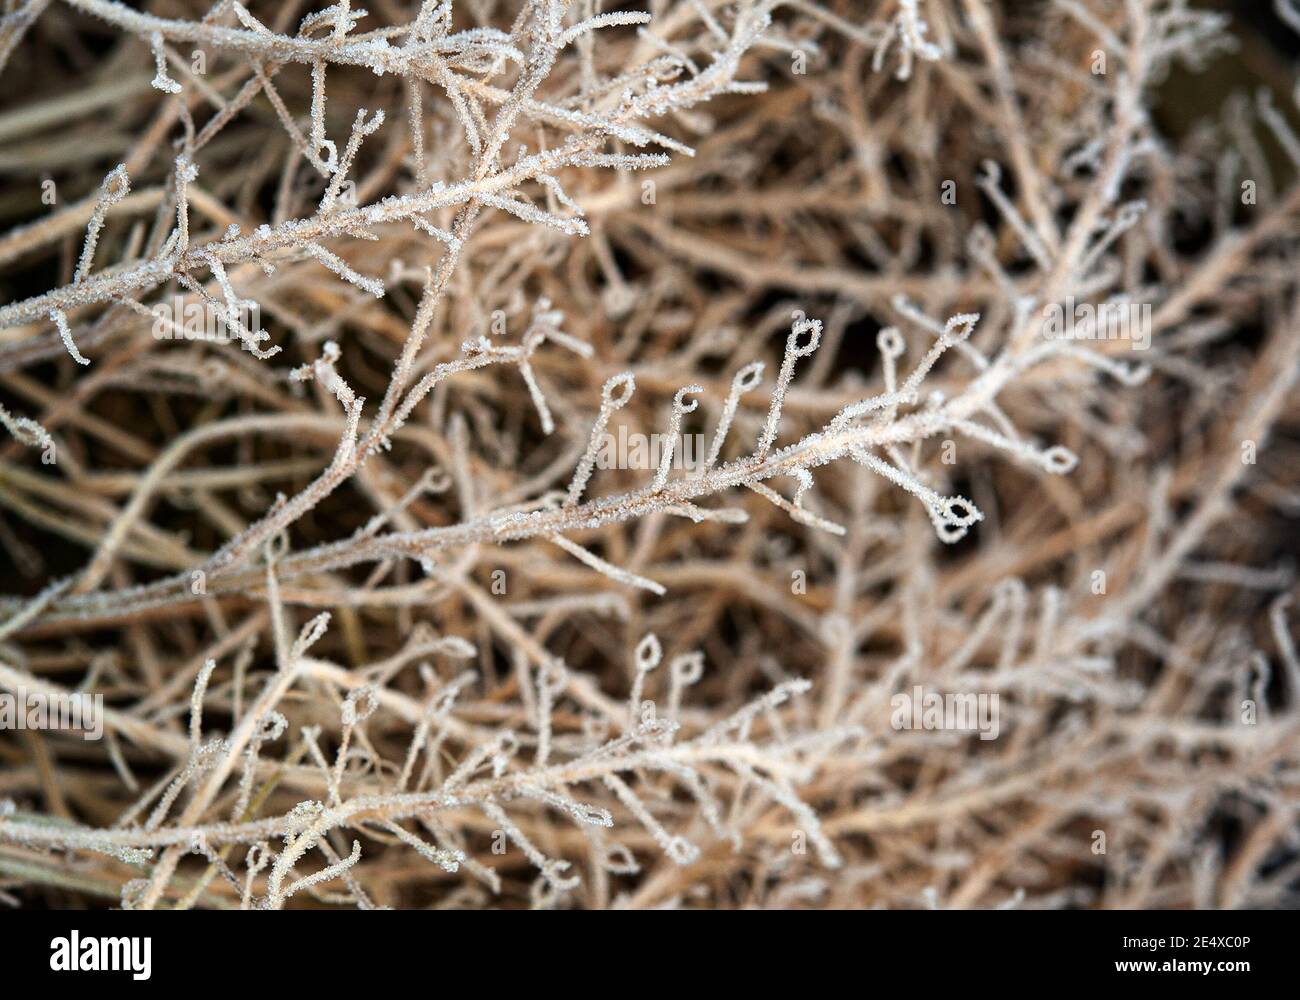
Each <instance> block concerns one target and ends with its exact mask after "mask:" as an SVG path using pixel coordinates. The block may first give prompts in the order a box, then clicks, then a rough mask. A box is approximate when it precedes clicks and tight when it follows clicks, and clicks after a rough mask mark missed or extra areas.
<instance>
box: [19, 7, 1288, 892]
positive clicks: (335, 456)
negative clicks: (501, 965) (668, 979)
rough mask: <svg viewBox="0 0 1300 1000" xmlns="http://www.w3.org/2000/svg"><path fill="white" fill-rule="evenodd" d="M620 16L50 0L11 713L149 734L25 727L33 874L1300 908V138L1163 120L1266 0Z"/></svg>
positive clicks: (25, 303)
mask: <svg viewBox="0 0 1300 1000" xmlns="http://www.w3.org/2000/svg"><path fill="white" fill-rule="evenodd" d="M604 6H605V5H603V4H601V3H599V2H598V0H531V2H528V3H525V4H523V5H513V4H501V3H497V2H494V0H482V2H477V3H476V2H470V0H462V2H460V3H456V4H453V3H452V2H451V0H424V2H423V3H417V4H378V5H376V9H375V10H373V11H363V10H361V9H359V8H354V7H353V6H352V5H351V4H350V3H347V2H341V3H336V4H334V5H333V6H330V7H326V8H324V9H322V10H316V11H311V10H309V9H307V7H305V6H304V4H303V3H301V2H300V0H290V2H288V3H277V4H266V5H263V6H261V7H259V6H258V5H251V7H249V6H245V5H243V4H241V3H238V2H232V0H222V2H219V3H217V4H216V5H215V6H213V7H211V8H210V9H204V10H200V9H198V7H196V6H195V5H194V4H192V3H190V2H188V0H166V2H161V0H160V2H158V3H153V4H148V5H145V7H144V9H141V10H135V9H132V8H129V7H127V6H126V5H124V4H122V3H117V2H113V0H59V2H55V3H51V2H49V0H25V2H15V3H11V4H9V5H8V7H7V8H6V9H5V13H4V16H3V19H0V74H4V73H7V74H9V75H10V78H11V79H12V80H13V81H17V80H18V78H19V76H20V74H21V72H22V70H23V68H24V65H39V64H40V63H41V61H42V60H53V59H61V58H65V57H66V58H68V59H71V60H72V62H73V63H74V64H76V65H77V67H78V70H77V74H76V79H75V80H74V81H73V82H75V83H77V84H78V85H79V86H80V87H81V89H79V90H77V91H75V92H72V93H71V94H69V93H60V94H59V95H58V96H53V95H52V94H46V93H44V92H42V91H40V90H39V88H38V89H36V90H34V91H33V92H32V93H31V94H20V93H19V91H18V89H17V84H16V83H13V84H12V86H13V87H14V88H15V89H14V90H13V93H14V94H15V95H16V96H15V100H14V102H13V109H12V110H5V111H0V136H14V137H19V138H23V137H31V138H30V141H29V142H27V143H26V144H20V145H18V146H17V147H16V151H15V152H14V153H13V154H12V157H11V160H10V161H6V162H11V163H12V165H13V167H12V169H13V171H14V180H13V182H12V186H13V188H14V190H15V191H18V192H20V193H22V192H25V191H28V190H30V191H31V192H34V193H36V194H40V193H41V192H42V191H43V190H47V191H53V192H55V193H54V194H53V195H52V196H51V197H52V199H53V200H52V201H51V202H43V203H42V208H41V210H40V211H39V212H36V211H33V212H32V213H30V215H29V216H28V218H27V221H25V222H24V224H22V225H20V226H18V227H17V228H15V229H13V230H12V231H10V232H9V233H8V234H7V235H4V236H0V264H3V265H4V267H5V268H6V270H7V272H8V275H9V277H6V278H4V279H3V280H4V283H5V287H6V288H7V289H9V290H10V291H12V293H13V294H12V295H10V296H9V302H8V304H6V305H0V392H3V394H4V405H3V406H2V407H0V419H2V420H3V423H4V426H5V428H6V429H7V431H8V434H9V436H10V438H11V440H10V442H9V444H8V445H7V446H6V447H5V449H4V450H3V454H0V508H3V519H0V546H2V547H3V550H4V552H5V554H6V555H5V557H6V558H7V559H8V560H9V562H10V563H11V564H12V573H11V571H10V570H9V569H6V571H5V572H6V575H7V576H10V577H11V578H12V579H13V580H14V581H16V585H15V586H14V587H12V588H10V590H11V592H12V593H13V596H10V597H6V598H4V599H2V600H0V688H3V689H5V690H11V691H12V690H19V689H21V690H24V691H28V692H35V693H37V694H40V695H42V696H60V695H71V694H73V693H77V692H94V693H96V694H97V695H103V697H104V698H105V701H106V704H105V707H104V708H103V712H102V714H103V718H102V720H101V721H102V724H103V729H104V739H103V740H102V741H98V742H94V743H89V744H88V743H85V742H84V741H83V740H81V739H80V738H79V734H75V733H73V734H69V733H60V732H54V731H47V732H25V733H23V734H5V733H0V757H2V759H3V760H4V761H5V770H4V772H3V774H0V799H2V800H3V801H4V803H5V805H4V813H3V815H0V898H5V899H9V900H11V901H12V902H15V903H19V904H27V905H30V904H32V903H35V902H38V901H41V902H45V903H47V904H52V905H65V904H66V903H67V902H68V901H70V900H73V899H80V898H107V899H110V900H113V901H115V902H116V903H117V905H122V906H125V907H138V908H158V907H162V908H188V907H193V906H211V907H232V908H245V909H249V908H269V909H278V908H281V907H284V906H286V905H289V906H298V905H334V904H341V905H347V906H357V907H361V908H373V907H381V906H423V905H437V906H500V905H520V904H529V905H533V906H538V907H553V906H590V907H606V906H651V905H680V906H748V905H759V906H809V905H833V906H872V905H888V906H940V905H943V906H954V907H964V906H992V905H1030V906H1040V907H1055V906H1071V905H1097V906H1132V905H1148V906H1185V905H1215V906H1234V905H1243V904H1249V905H1260V904H1264V903H1276V902H1278V901H1284V900H1289V899H1292V898H1293V897H1294V889H1295V882H1296V879H1297V877H1298V875H1300V861H1298V860H1297V856H1296V853H1295V851H1294V834H1295V830H1296V824H1295V813H1296V808H1297V804H1298V803H1300V781H1298V780H1297V779H1298V778H1300V770H1298V769H1297V765H1298V764H1300V756H1298V755H1297V739H1298V738H1300V720H1298V719H1297V716H1296V712H1295V705H1296V698H1297V694H1298V693H1300V659H1297V654H1296V649H1295V643H1294V640H1293V639H1292V637H1291V630H1290V626H1289V622H1288V620H1287V616H1288V607H1289V601H1290V599H1291V595H1292V593H1293V591H1294V580H1293V577H1292V575H1291V572H1290V569H1289V567H1288V566H1287V565H1285V564H1282V563H1279V562H1278V560H1277V559H1276V558H1275V549H1276V541H1275V540H1276V538H1277V537H1278V536H1277V534H1276V532H1277V525H1276V518H1277V517H1278V516H1279V515H1282V516H1285V515H1286V514H1287V513H1288V512H1289V513H1291V514H1294V511H1295V510H1296V509H1300V508H1298V505H1297V496H1300V492H1298V488H1300V484H1298V483H1297V482H1296V480H1297V474H1296V469H1297V468H1300V463H1297V461H1296V458H1297V456H1296V454H1295V446H1294V441H1293V440H1292V439H1291V438H1290V437H1289V436H1288V432H1289V431H1290V430H1291V429H1292V428H1293V425H1294V416H1295V400H1294V396H1293V393H1292V384H1293V380H1294V377H1295V374H1296V364H1297V355H1298V354H1300V339H1298V338H1300V298H1298V297H1297V296H1298V290H1297V284H1296V280H1295V276H1296V273H1297V271H1296V268H1295V255H1296V249H1297V247H1296V236H1297V215H1298V214H1300V183H1297V181H1296V178H1295V177H1294V174H1295V173H1296V171H1297V168H1300V140H1297V138H1296V136H1295V134H1294V131H1293V129H1292V126H1291V125H1290V124H1289V122H1288V119H1287V114H1288V112H1286V111H1283V110H1280V109H1278V108H1277V107H1276V106H1275V104H1274V102H1273V101H1272V100H1271V99H1270V98H1267V97H1266V96H1264V95H1262V94H1261V95H1257V96H1256V97H1255V98H1254V99H1253V102H1254V103H1253V113H1252V114H1247V113H1246V106H1245V105H1239V106H1234V107H1233V109H1232V111H1231V112H1230V113H1229V114H1227V115H1226V116H1225V121H1224V122H1223V123H1222V124H1221V125H1219V124H1215V123H1213V122H1211V121H1209V120H1207V121H1206V122H1203V123H1202V124H1201V125H1199V126H1198V127H1197V128H1195V129H1192V130H1190V131H1189V132H1188V133H1187V134H1185V135H1182V136H1175V135H1172V134H1166V133H1165V132H1164V131H1162V130H1161V128H1160V126H1159V125H1158V124H1157V116H1156V115H1155V114H1154V113H1153V108H1154V107H1155V105H1156V98H1155V96H1154V95H1155V94H1156V92H1157V89H1158V88H1159V87H1161V86H1162V85H1163V83H1164V81H1166V80H1167V79H1168V78H1169V74H1170V73H1171V71H1172V70H1173V68H1174V64H1175V63H1178V64H1181V66H1182V69H1183V71H1185V69H1186V68H1187V67H1190V68H1192V69H1197V68H1201V67H1203V66H1204V65H1207V64H1209V63H1210V62H1211V61H1212V60H1213V59H1215V58H1220V59H1222V58H1229V59H1231V58H1235V57H1234V56H1232V55H1225V53H1230V52H1231V51H1232V38H1231V36H1230V35H1229V33H1228V32H1229V27H1228V24H1227V22H1226V21H1225V19H1224V18H1223V17H1221V16H1220V15H1217V14H1211V13H1206V12H1202V11H1198V10H1195V9H1192V8H1189V7H1188V6H1187V5H1186V4H1185V3H1183V2H1182V0H1115V2H1111V0H1087V2H1075V0H1056V2H1053V3H1043V4H1040V5H1031V6H1035V7H1036V8H1041V9H1035V10H1034V11H1033V12H1030V13H1026V12H1024V11H1020V10H1018V8H1017V5H997V4H989V3H987V2H985V0H961V2H958V3H955V4H940V3H937V2H933V0H881V2H873V3H872V4H870V5H869V6H870V7H871V10H870V11H869V12H867V11H864V10H863V9H862V7H863V5H861V4H858V3H854V2H849V0H844V2H830V3H823V4H813V3H805V2H803V0H741V2H739V3H735V2H731V0H728V2H725V3H724V2H718V0H674V2H667V0H665V2H658V0H655V2H651V3H649V4H644V5H627V7H628V9H624V5H620V6H619V9H617V10H605V9H604ZM640 7H646V8H647V9H633V8H640ZM1278 13H1279V16H1280V18H1281V20H1282V21H1284V22H1286V23H1290V24H1300V16H1297V14H1296V11H1295V8H1294V6H1293V5H1288V4H1287V3H1279V4H1278ZM83 37H84V38H94V39H96V40H97V47H96V49H95V51H94V53H93V54H92V53H91V51H90V50H88V49H87V48H86V46H85V44H84V43H82V42H81V41H79V39H81V38H83ZM105 39H107V40H108V43H107V45H105V44H103V43H104V40H105ZM74 42H75V44H73V43H74ZM65 49H66V51H65ZM1044 74H1047V76H1048V77H1049V82H1050V85H1044V84H1043V82H1042V80H1043V76H1044ZM114 77H115V78H117V81H116V82H110V80H111V79H112V78H114ZM114 88H117V89H116V90H114ZM8 91H9V88H8V87H7V88H6V92H8ZM101 91H102V92H103V93H101ZM103 94H107V95H109V96H107V97H106V96H103ZM114 95H116V96H114ZM19 98H21V99H19ZM327 98H328V99H327ZM112 101H116V102H117V103H116V104H114V105H113V106H111V107H110V106H108V105H109V104H110V103H111V102H112ZM96 114H102V115H103V116H104V120H103V121H102V122H101V123H100V125H99V126H98V128H99V131H96V132H94V133H93V139H94V141H90V140H87V141H85V142H84V143H82V144H81V145H80V146H79V147H78V148H68V147H66V146H63V145H60V144H58V143H57V142H55V141H54V139H53V138H52V136H51V134H50V133H49V132H47V131H45V130H48V129H51V128H53V127H54V126H57V125H61V124H63V123H64V122H67V121H71V120H76V121H82V120H84V119H86V118H89V117H91V116H94V115H96ZM87 127H90V126H87ZM1225 135H1226V136H1228V141H1226V142H1225V139H1224V136H1225ZM1224 150H1227V152H1224ZM1269 150H1273V152H1272V153H1270V152H1269ZM1278 152H1280V156H1279V155H1277V153H1278ZM1279 163H1281V166H1280V167H1279V166H1278V164H1279ZM6 169H9V168H6ZM46 181H48V185H46V184H45V182H46ZM6 183H7V184H8V183H10V182H6ZM62 190H68V191H72V192H77V195H78V196H77V197H76V198H72V199H71V200H68V201H65V200H64V197H63V195H62V194H61V191H62ZM1247 191H1249V192H1251V198H1253V199H1255V200H1250V199H1248V198H1247V197H1246V195H1245V192H1247ZM1189 227H1193V229H1194V231H1189ZM83 234H84V235H83ZM35 262H43V263H44V264H45V265H47V266H46V267H45V268H44V269H43V270H34V269H28V270H24V266H26V265H27V264H31V263H35ZM51 272H60V273H61V278H60V279H59V280H58V281H57V282H56V283H54V285H55V287H53V288H52V289H50V288H49V285H50V283H49V282H46V283H45V284H41V285H38V284H37V281H38V280H41V276H42V275H48V274H49V273H51ZM43 289H48V290H43ZM1076 303H1082V304H1083V305H1084V306H1085V307H1086V309H1087V310H1088V311H1089V315H1092V316H1103V315H1113V314H1115V311H1116V310H1121V311H1124V313H1123V314H1124V315H1128V314H1129V313H1128V312H1127V310H1130V308H1133V307H1136V308H1137V309H1138V311H1137V312H1136V313H1134V314H1135V315H1138V316H1140V317H1141V330H1140V331H1139V332H1140V333H1141V336H1142V341H1143V343H1142V346H1143V348H1144V349H1143V350H1142V352H1141V353H1140V354H1133V353H1131V348H1132V344H1131V343H1129V342H1128V340H1127V339H1116V338H1109V337H1104V336H1094V335H1090V334H1089V332H1088V331H1087V330H1084V331H1083V332H1082V333H1080V334H1079V335H1078V336H1068V337H1064V336H1060V335H1058V334H1059V328H1060V318H1061V316H1062V315H1063V314H1062V311H1061V310H1062V308H1067V309H1070V310H1075V306H1076ZM191 307H193V308H195V309H201V310H203V312H204V314H205V315H208V316H214V317H216V318H217V319H218V320H219V321H220V323H221V324H222V325H223V326H224V328H225V334H228V335H223V336H218V337H203V338H195V337H193V336H190V337H186V336H185V329H186V327H185V322H186V321H185V319H184V317H185V316H187V315H189V310H190V308H191ZM1075 311H1076V312H1077V310H1075ZM1070 315H1071V316H1073V315H1074V313H1073V312H1072V313H1070ZM814 317H815V318H814ZM159 323H162V324H164V325H167V324H168V323H170V324H171V325H173V326H174V327H175V336H174V337H170V336H168V337H161V336H158V324H159ZM263 324H264V326H263ZM1094 332H1095V331H1094ZM1242 345H1245V346H1242ZM773 346H775V350H772V347H773ZM1146 348H1149V350H1148V349H1146ZM767 364H773V365H774V366H775V376H774V378H770V379H765V371H766V366H767ZM619 431H631V432H633V433H645V434H652V435H653V436H654V438H655V439H656V440H658V441H659V442H660V447H659V448H658V449H657V464H656V466H655V467H654V468H652V469H649V470H637V469H619V468H608V467H607V466H608V465H609V464H610V463H606V462H602V461H600V455H601V449H602V447H603V446H604V445H606V444H607V443H608V441H609V440H610V436H611V434H615V433H616V432H619ZM688 434H700V435H703V438H704V439H705V440H707V448H706V449H705V453H704V454H703V455H702V456H699V460H697V461H692V462H690V463H682V462H680V461H679V462H677V463H674V457H675V455H676V454H677V453H678V452H679V451H680V449H681V448H683V447H684V444H683V443H682V442H683V441H684V440H685V436H686V435H688ZM683 465H685V467H683ZM10 517H14V518H16V519H17V523H18V525H19V528H18V529H15V528H14V527H13V526H12V525H11V524H10V520H9V518H10ZM47 536H48V538H49V539H53V540H54V541H53V542H52V543H50V542H47V541H45V540H42V539H46V537H47ZM18 581H21V584H18ZM898 692H916V693H917V697H918V699H920V698H926V697H934V698H938V697H939V696H940V694H942V693H947V695H948V696H949V697H958V696H964V697H969V698H970V699H972V701H973V703H978V704H981V705H988V704H990V702H991V703H992V704H995V705H996V706H998V726H997V729H996V733H994V731H993V730H991V729H990V730H988V731H986V732H985V733H984V734H983V735H984V738H981V736H980V734H976V733H970V732H965V731H958V730H955V729H954V730H952V731H949V730H945V729H944V728H943V727H942V726H940V727H938V728H937V729H936V728H931V727H924V726H899V725H897V724H896V723H893V722H891V716H892V715H893V714H895V713H893V712H892V711H891V701H892V699H893V698H894V697H895V696H896V695H897V693H898ZM976 699H978V701H976ZM14 737H17V738H14ZM1229 820H1230V821H1231V822H1232V823H1234V824H1236V825H1237V826H1238V827H1240V828H1241V829H1242V830H1243V831H1245V832H1243V833H1242V835H1241V836H1240V837H1232V838H1229V837H1223V836H1221V835H1220V834H1219V833H1218V832H1217V831H1220V830H1222V828H1223V824H1224V823H1225V822H1228V821H1229ZM831 869H834V870H835V873H834V874H833V875H829V876H828V874H827V873H828V871H829V870H831Z"/></svg>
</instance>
